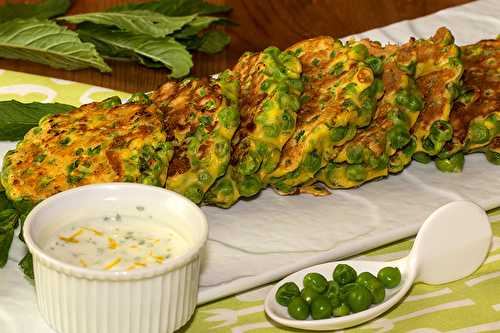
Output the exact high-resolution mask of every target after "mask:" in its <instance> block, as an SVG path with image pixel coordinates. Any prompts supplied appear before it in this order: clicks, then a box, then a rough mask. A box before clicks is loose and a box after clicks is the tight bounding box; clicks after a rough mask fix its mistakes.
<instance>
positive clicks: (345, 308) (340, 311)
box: [332, 303, 351, 317]
mask: <svg viewBox="0 0 500 333" xmlns="http://www.w3.org/2000/svg"><path fill="white" fill-rule="evenodd" d="M350 313H351V309H350V308H349V305H347V304H346V303H342V304H341V305H340V306H337V307H336V308H333V311H332V314H333V316H334V317H344V316H347V315H349V314H350Z"/></svg>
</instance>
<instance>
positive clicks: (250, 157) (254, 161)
mask: <svg viewBox="0 0 500 333" xmlns="http://www.w3.org/2000/svg"><path fill="white" fill-rule="evenodd" d="M261 162H262V160H261V158H260V156H258V155H257V154H255V153H251V152H250V153H247V154H246V155H245V156H244V157H243V158H242V159H241V160H240V162H239V164H238V170H239V171H240V172H241V174H243V175H251V174H254V173H255V172H256V171H257V170H258V169H259V167H260V164H261Z"/></svg>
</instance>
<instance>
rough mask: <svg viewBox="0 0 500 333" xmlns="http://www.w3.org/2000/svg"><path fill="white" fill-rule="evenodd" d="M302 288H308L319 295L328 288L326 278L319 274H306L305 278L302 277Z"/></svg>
mask: <svg viewBox="0 0 500 333" xmlns="http://www.w3.org/2000/svg"><path fill="white" fill-rule="evenodd" d="M304 287H309V288H311V289H313V290H314V291H315V292H317V293H319V294H321V293H323V292H324V291H325V290H326V288H328V282H327V281H326V278H325V277H324V276H323V275H321V274H319V273H307V274H306V276H304Z"/></svg>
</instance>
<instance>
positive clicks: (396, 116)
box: [387, 108, 410, 126]
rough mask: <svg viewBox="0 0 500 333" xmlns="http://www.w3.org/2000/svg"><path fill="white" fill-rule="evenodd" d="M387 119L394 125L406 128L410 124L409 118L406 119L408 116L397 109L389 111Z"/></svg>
mask: <svg viewBox="0 0 500 333" xmlns="http://www.w3.org/2000/svg"><path fill="white" fill-rule="evenodd" d="M387 119H389V120H390V121H392V122H393V123H394V124H395V125H404V126H408V125H409V123H410V118H408V115H407V114H406V113H405V112H403V111H401V110H399V108H394V109H392V110H390V111H389V112H388V113H387Z"/></svg>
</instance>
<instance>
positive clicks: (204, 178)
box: [198, 170, 212, 184]
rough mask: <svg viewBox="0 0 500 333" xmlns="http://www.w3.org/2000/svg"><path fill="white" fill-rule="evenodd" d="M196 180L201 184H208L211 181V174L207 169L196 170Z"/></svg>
mask: <svg viewBox="0 0 500 333" xmlns="http://www.w3.org/2000/svg"><path fill="white" fill-rule="evenodd" d="M198 180H199V181H200V183H202V184H209V183H211V182H212V176H211V175H210V173H209V172H208V171H207V170H200V171H198Z"/></svg>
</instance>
